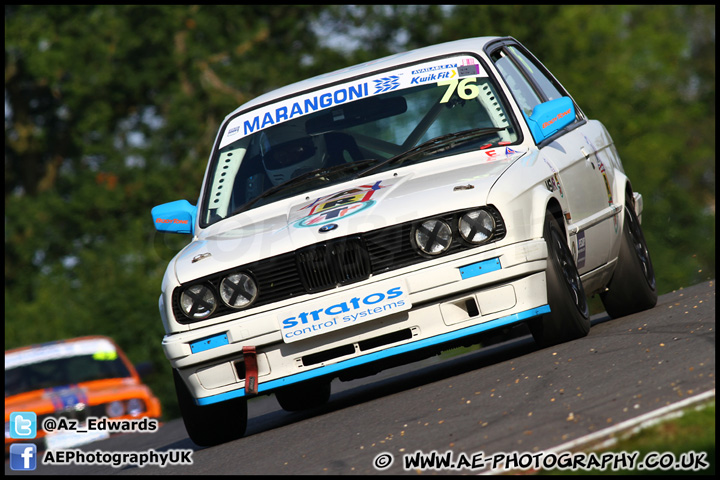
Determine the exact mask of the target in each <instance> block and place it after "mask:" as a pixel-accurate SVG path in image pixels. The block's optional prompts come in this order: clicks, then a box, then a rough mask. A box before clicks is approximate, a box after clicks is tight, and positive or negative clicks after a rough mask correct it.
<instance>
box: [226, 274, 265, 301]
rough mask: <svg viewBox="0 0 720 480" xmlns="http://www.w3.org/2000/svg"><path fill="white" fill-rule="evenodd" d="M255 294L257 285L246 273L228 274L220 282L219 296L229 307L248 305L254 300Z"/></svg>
mask: <svg viewBox="0 0 720 480" xmlns="http://www.w3.org/2000/svg"><path fill="white" fill-rule="evenodd" d="M257 294H258V289H257V285H255V282H254V281H253V279H252V278H251V277H250V275H248V274H246V273H234V274H232V275H228V276H227V277H225V278H223V280H222V282H220V298H222V301H223V302H225V303H226V304H227V305H228V306H229V307H233V308H245V307H248V306H250V305H251V304H252V303H253V302H254V301H255V299H256V298H257Z"/></svg>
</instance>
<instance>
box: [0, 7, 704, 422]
mask: <svg viewBox="0 0 720 480" xmlns="http://www.w3.org/2000/svg"><path fill="white" fill-rule="evenodd" d="M714 25H715V7H714V6H711V5H707V6H702V5H701V6H683V5H676V6H669V5H668V6H654V7H646V6H589V5H576V6H554V5H539V6H532V5H528V6H489V5H463V6H438V5H395V6H387V5H369V6H302V5H282V6H268V7H266V6H253V5H221V6H214V5H209V6H204V5H194V6H192V5H179V6H173V5H167V6H163V5H159V6H138V5H135V6H133V5H88V6H69V5H58V6H41V5H32V6H30V5H10V6H6V7H5V102H6V108H5V347H6V349H7V348H11V347H16V346H21V345H25V344H29V343H35V342H42V341H49V340H57V339H61V338H68V337H72V336H77V335H87V334H93V333H99V334H106V335H109V336H112V337H113V338H115V340H116V341H118V343H119V344H120V345H121V346H122V347H123V348H124V349H125V350H126V351H127V353H128V355H129V357H130V358H131V360H133V361H135V362H141V361H147V360H150V361H152V363H153V364H154V366H155V369H156V373H155V374H154V375H153V376H151V377H150V378H149V380H148V381H149V383H150V385H151V387H152V388H153V389H154V390H155V391H156V392H157V393H158V394H159V395H160V396H161V399H162V401H163V405H164V407H165V412H166V416H167V417H168V418H172V417H174V416H176V415H177V410H176V407H175V399H174V393H173V387H172V381H171V380H170V369H169V365H168V362H167V360H166V359H165V358H164V354H163V352H162V349H161V347H160V342H161V339H162V336H163V333H164V332H163V328H162V325H161V322H160V319H159V314H158V309H157V300H158V296H159V294H160V283H161V280H162V276H163V273H164V270H165V267H166V265H167V263H168V261H169V260H170V259H171V258H172V256H173V255H174V254H175V253H176V252H177V251H178V250H179V249H180V248H182V246H183V245H184V244H185V243H186V242H187V238H183V237H180V236H172V235H163V234H158V233H156V232H155V231H154V228H153V225H152V222H151V221H150V213H149V212H150V209H151V208H152V207H153V206H155V205H158V204H161V203H165V202H169V201H172V200H177V199H181V198H186V199H188V200H190V201H191V202H193V203H194V202H195V201H196V199H197V197H198V194H199V188H200V183H201V180H202V177H203V173H204V169H205V164H206V162H207V158H208V155H209V153H210V150H211V147H212V143H213V141H214V138H215V135H216V132H217V129H218V126H219V124H220V122H221V121H222V119H223V118H224V117H225V116H226V115H228V114H229V113H230V112H231V111H233V110H234V109H235V108H237V107H238V106H239V105H241V104H242V103H244V102H246V101H248V100H251V99H253V98H255V97H256V96H258V95H261V94H263V93H265V92H267V91H270V90H272V89H274V88H277V87H280V86H283V85H285V84H288V83H291V82H293V81H297V80H301V79H303V78H308V77H311V76H314V75H318V74H322V73H326V72H329V71H332V70H335V69H338V68H343V67H346V66H348V65H352V64H355V63H358V62H362V61H368V60H372V59H375V58H378V57H380V56H383V55H386V54H392V53H396V52H399V51H403V50H406V49H410V48H416V47H420V46H424V45H430V44H434V43H439V42H443V41H449V40H455V39H459V38H465V37H472V36H482V35H511V36H514V37H515V38H517V39H518V40H520V41H521V42H523V43H525V44H526V45H527V46H528V47H529V48H530V49H531V50H532V51H533V52H534V53H535V54H536V55H537V56H538V57H539V58H540V60H541V61H542V62H543V63H545V64H546V65H547V66H548V67H549V68H550V70H551V71H552V72H553V73H554V74H555V75H556V76H557V78H558V79H559V80H560V82H561V83H563V84H564V85H565V86H566V87H567V88H568V90H569V91H570V92H571V93H572V95H573V96H574V98H575V99H576V100H577V102H578V103H579V104H580V105H581V106H582V108H583V109H584V110H585V112H586V113H587V114H588V115H589V116H591V117H593V118H597V119H599V120H601V121H602V122H603V123H605V125H606V126H607V127H608V130H609V131H610V132H611V134H612V135H613V138H614V140H615V142H616V144H617V148H618V150H619V152H620V155H621V157H622V158H623V160H624V165H625V169H626V171H627V173H628V175H629V176H630V178H631V179H632V180H633V182H634V184H633V187H634V189H635V190H637V191H640V192H641V193H643V196H644V198H645V213H644V215H643V226H644V230H645V233H646V237H647V240H648V244H649V246H650V249H651V252H652V254H653V260H654V262H655V267H656V272H657V276H658V285H659V288H660V290H661V292H666V291H669V290H672V289H674V288H679V287H682V286H686V285H690V284H693V283H696V282H698V281H701V280H706V279H708V278H714V275H715V271H714V263H715V245H714V241H715V233H714V232H715V210H714V208H715V88H714V85H715V40H714V38H715V30H714V28H715V26H714Z"/></svg>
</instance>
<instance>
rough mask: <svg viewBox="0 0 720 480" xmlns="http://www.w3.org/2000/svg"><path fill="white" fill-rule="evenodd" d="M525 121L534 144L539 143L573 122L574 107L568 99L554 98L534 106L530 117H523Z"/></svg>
mask: <svg viewBox="0 0 720 480" xmlns="http://www.w3.org/2000/svg"><path fill="white" fill-rule="evenodd" d="M523 115H525V114H524V113H523ZM525 120H527V123H528V126H529V127H530V132H532V136H533V138H534V139H535V143H540V142H542V141H543V140H545V139H546V138H549V137H552V136H553V135H555V134H556V133H557V132H558V131H560V130H561V129H562V128H564V127H566V126H568V125H570V124H571V123H572V122H574V121H575V105H574V104H573V101H572V100H571V99H570V98H569V97H561V98H556V99H555V100H550V101H549V102H545V103H541V104H540V105H536V106H535V108H534V109H533V112H532V115H530V116H529V117H528V116H527V115H525Z"/></svg>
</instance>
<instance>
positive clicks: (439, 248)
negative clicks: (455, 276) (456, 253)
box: [412, 208, 496, 257]
mask: <svg viewBox="0 0 720 480" xmlns="http://www.w3.org/2000/svg"><path fill="white" fill-rule="evenodd" d="M495 229H496V223H495V219H494V218H493V216H492V215H491V214H490V212H488V211H487V210H486V209H484V208H478V209H475V210H469V211H467V212H463V213H461V214H459V215H458V216H457V217H455V218H454V219H453V221H448V219H447V218H439V217H438V218H430V219H427V220H423V221H422V222H419V223H418V224H416V225H415V226H414V227H413V230H412V239H413V245H415V246H416V247H417V249H418V250H419V251H420V252H421V253H422V254H424V255H428V256H433V257H434V256H438V255H441V254H443V253H445V252H447V251H448V250H449V249H450V247H451V245H452V243H453V239H454V238H455V235H456V232H457V235H459V236H460V238H461V239H462V240H463V241H464V242H465V243H467V244H471V245H482V244H484V243H487V242H488V241H490V239H492V237H493V234H494V233H495Z"/></svg>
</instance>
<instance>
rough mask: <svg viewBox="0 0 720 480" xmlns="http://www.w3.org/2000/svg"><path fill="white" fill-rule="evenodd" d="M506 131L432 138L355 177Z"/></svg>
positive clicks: (476, 131) (497, 129)
mask: <svg viewBox="0 0 720 480" xmlns="http://www.w3.org/2000/svg"><path fill="white" fill-rule="evenodd" d="M506 129H507V127H493V128H473V129H471V130H463V131H462V132H455V133H448V134H446V135H441V136H439V137H435V138H431V139H430V140H428V141H426V142H423V143H421V144H420V145H418V146H416V147H413V148H411V149H410V150H407V151H405V152H403V153H401V154H399V155H395V156H394V157H390V158H388V159H387V160H385V161H384V162H381V163H379V164H377V165H373V166H372V167H370V168H367V169H365V170H363V171H362V172H360V173H358V174H357V175H355V178H360V177H364V176H366V175H369V174H371V173H373V172H376V171H378V170H379V169H381V168H382V167H384V166H385V165H389V164H392V163H402V162H404V161H405V160H407V159H409V158H412V157H415V156H417V155H432V154H433V153H438V152H442V151H444V150H449V149H451V148H454V147H455V146H457V145H459V144H461V143H465V142H467V141H470V140H474V139H475V138H479V137H483V136H485V135H490V134H492V133H497V132H501V131H503V130H506Z"/></svg>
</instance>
